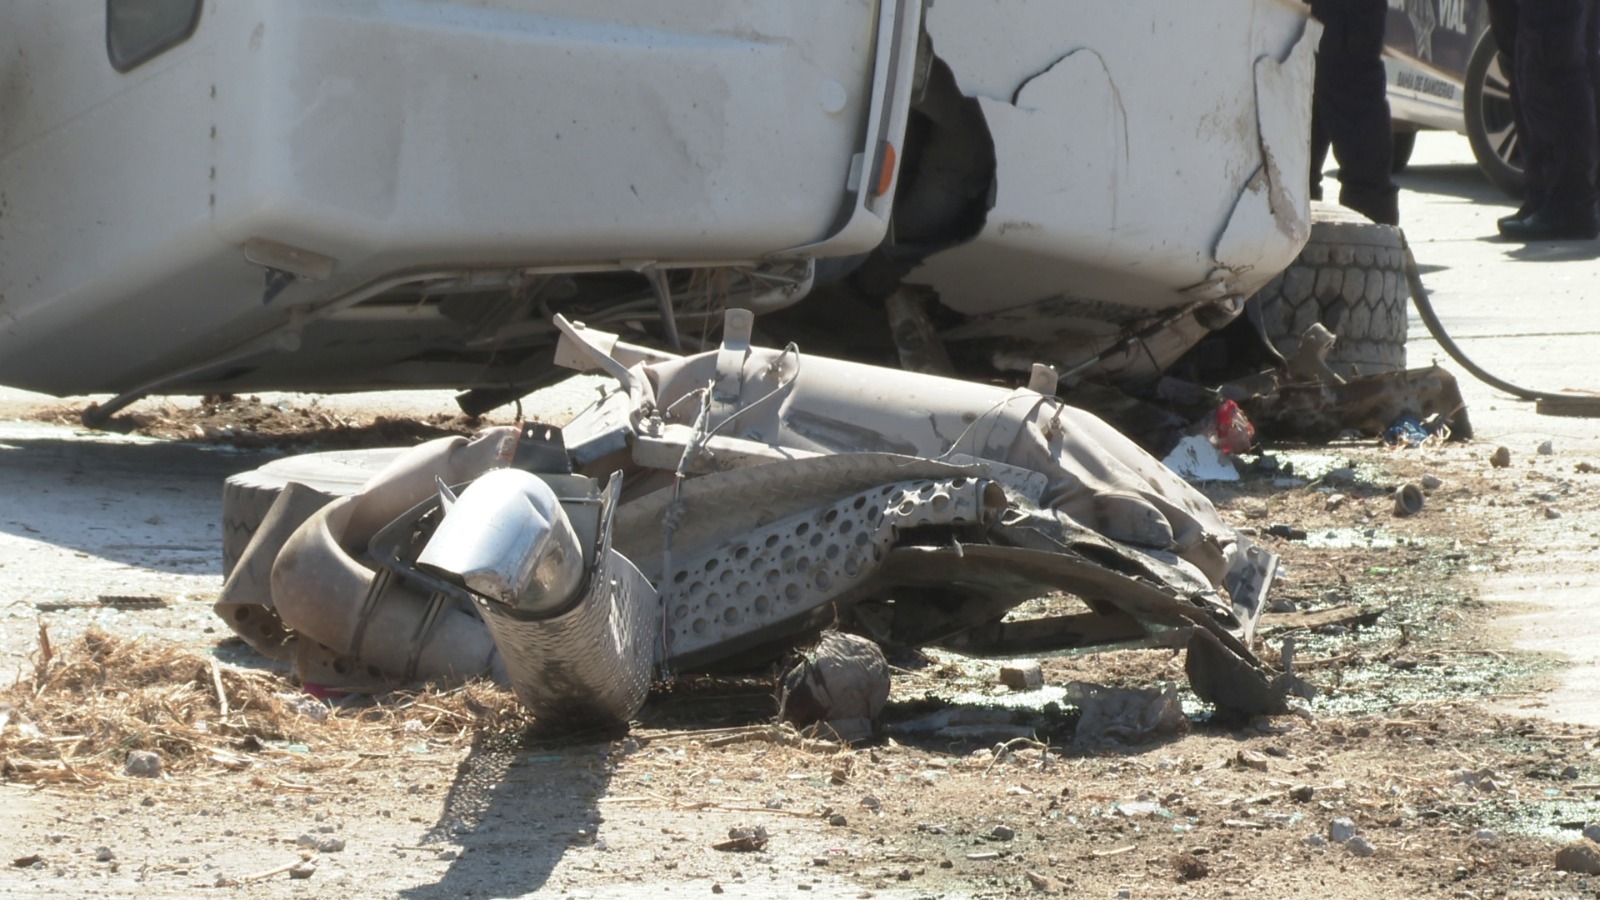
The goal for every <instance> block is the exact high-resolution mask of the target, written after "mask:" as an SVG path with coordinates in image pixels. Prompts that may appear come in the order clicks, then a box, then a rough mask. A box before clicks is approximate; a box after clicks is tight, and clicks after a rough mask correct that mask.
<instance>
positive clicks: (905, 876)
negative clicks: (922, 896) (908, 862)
mask: <svg viewBox="0 0 1600 900" xmlns="http://www.w3.org/2000/svg"><path fill="white" fill-rule="evenodd" d="M895 878H898V879H899V880H901V881H910V880H911V870H910V869H901V870H900V874H898V875H896V876H895Z"/></svg>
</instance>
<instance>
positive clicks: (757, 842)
mask: <svg viewBox="0 0 1600 900" xmlns="http://www.w3.org/2000/svg"><path fill="white" fill-rule="evenodd" d="M767 838H768V835H767V829H766V826H764V825H757V826H756V827H755V828H746V827H743V826H734V827H733V828H730V829H728V839H727V840H725V841H718V842H717V843H715V844H712V845H711V849H713V850H721V851H723V852H724V853H754V852H756V851H758V850H760V849H762V848H763V847H765V846H767Z"/></svg>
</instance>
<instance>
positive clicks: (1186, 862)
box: [1172, 853, 1211, 881]
mask: <svg viewBox="0 0 1600 900" xmlns="http://www.w3.org/2000/svg"><path fill="white" fill-rule="evenodd" d="M1172 867H1173V868H1175V869H1177V870H1178V880H1179V881H1199V880H1200V879H1202V878H1204V877H1206V876H1207V875H1210V874H1211V867H1210V866H1208V865H1206V864H1205V862H1204V861H1203V860H1201V859H1200V857H1198V856H1195V855H1194V854H1193V853H1179V854H1178V855H1176V856H1174V857H1172Z"/></svg>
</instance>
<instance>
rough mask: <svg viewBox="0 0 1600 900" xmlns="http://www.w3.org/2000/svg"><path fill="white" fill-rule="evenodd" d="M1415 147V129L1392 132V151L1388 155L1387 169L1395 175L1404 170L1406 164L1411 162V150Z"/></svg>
mask: <svg viewBox="0 0 1600 900" xmlns="http://www.w3.org/2000/svg"><path fill="white" fill-rule="evenodd" d="M1415 149H1417V133H1416V132H1415V131H1396V132H1395V133H1394V152H1393V154H1392V155H1391V156H1390V157H1389V171H1391V172H1393V173H1394V174H1396V175H1399V174H1400V173H1401V172H1404V171H1405V170H1406V164H1407V163H1409V162H1411V151H1413V150H1415Z"/></svg>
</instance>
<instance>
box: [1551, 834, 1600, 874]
mask: <svg viewBox="0 0 1600 900" xmlns="http://www.w3.org/2000/svg"><path fill="white" fill-rule="evenodd" d="M1556 868H1557V869H1560V870H1561V871H1563V872H1578V873H1580V874H1583V875H1600V847H1597V846H1595V844H1593V843H1592V842H1590V841H1575V842H1573V843H1571V844H1567V845H1566V846H1565V847H1562V848H1561V849H1560V850H1557V851H1556Z"/></svg>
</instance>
